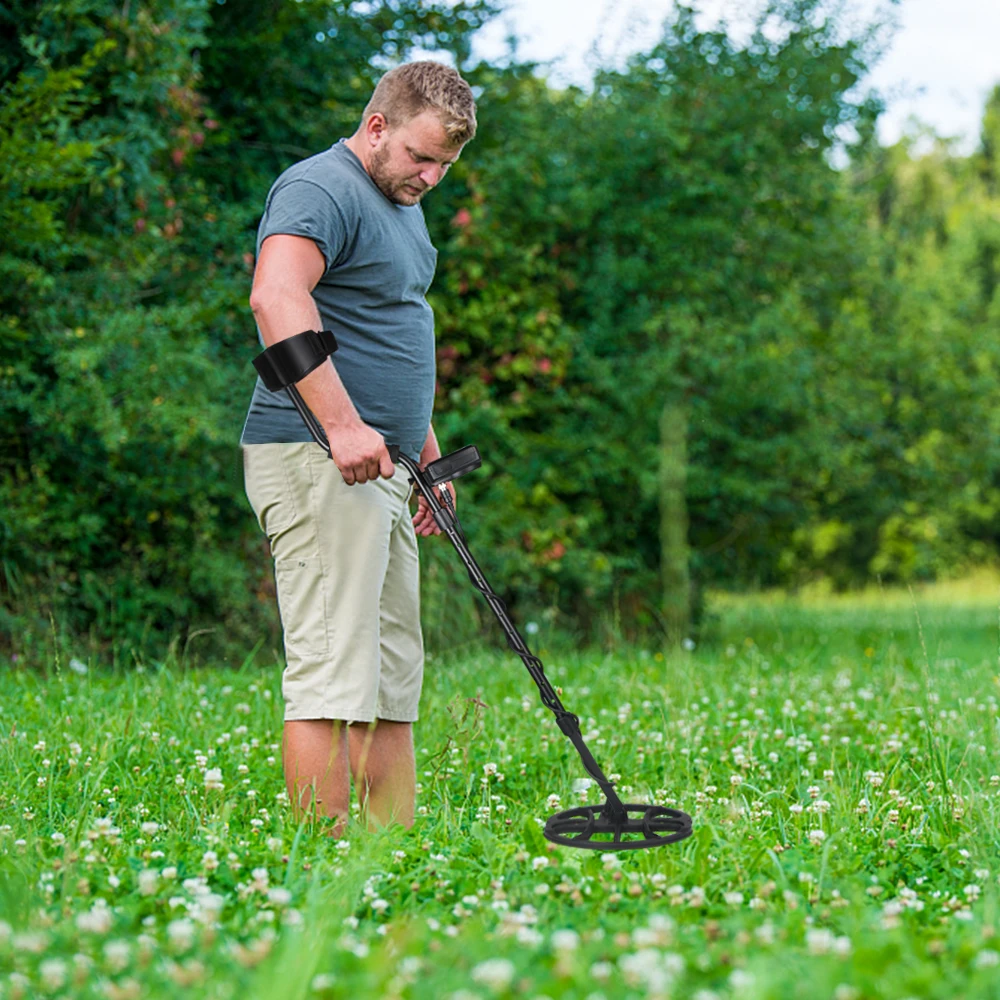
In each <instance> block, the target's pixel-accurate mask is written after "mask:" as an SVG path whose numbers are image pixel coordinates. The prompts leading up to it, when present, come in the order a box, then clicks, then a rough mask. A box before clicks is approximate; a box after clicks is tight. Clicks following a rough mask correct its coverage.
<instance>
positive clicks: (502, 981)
mask: <svg viewBox="0 0 1000 1000" xmlns="http://www.w3.org/2000/svg"><path fill="white" fill-rule="evenodd" d="M528 624H529V625H530V624H532V623H531V622H529V623H528ZM514 972H515V968H514V963H513V962H511V961H510V960H509V959H506V958H488V959H487V960H486V961H485V962H480V963H479V965H477V966H476V967H475V968H474V969H473V970H472V979H473V981H474V982H477V983H482V984H483V985H485V986H489V987H490V988H491V989H495V990H503V989H506V988H507V987H508V986H509V985H510V983H511V980H512V979H513V978H514Z"/></svg>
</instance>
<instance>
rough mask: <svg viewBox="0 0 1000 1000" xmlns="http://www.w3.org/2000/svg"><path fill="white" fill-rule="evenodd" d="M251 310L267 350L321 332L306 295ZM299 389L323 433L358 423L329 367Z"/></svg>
mask: <svg viewBox="0 0 1000 1000" xmlns="http://www.w3.org/2000/svg"><path fill="white" fill-rule="evenodd" d="M252 306H253V314H254V318H255V319H256V320H257V326H258V327H259V329H260V335H261V336H262V337H263V338H264V345H265V346H266V347H270V346H271V345H272V344H275V343H277V342H278V341H279V340H285V339H286V338H288V337H294V336H295V334H297V333H302V332H303V331H304V330H322V329H323V325H322V321H321V320H320V316H319V312H318V310H317V309H316V303H315V302H314V301H313V298H312V296H311V295H308V294H306V295H304V296H303V295H288V294H286V295H283V296H282V297H281V299H280V300H268V299H264V300H263V301H260V300H258V301H254V302H253V303H252ZM298 387H299V392H300V393H301V394H302V398H303V399H304V400H305V401H306V405H307V406H308V407H309V409H310V410H312V412H313V413H314V414H315V415H316V419H317V420H318V421H319V422H320V424H321V425H322V426H323V428H324V429H325V430H327V431H329V430H331V429H335V428H338V427H344V426H348V425H350V424H357V423H361V418H360V417H359V416H358V411H357V410H356V409H355V408H354V404H353V403H352V402H351V397H350V396H349V395H348V394H347V390H346V389H345V388H344V384H343V382H341V381H340V376H339V375H338V374H337V370H336V368H334V367H333V365H332V364H321V365H320V366H319V367H318V368H317V369H315V371H312V372H310V373H309V374H308V375H307V376H306V377H305V378H304V379H302V381H301V382H299V383H298Z"/></svg>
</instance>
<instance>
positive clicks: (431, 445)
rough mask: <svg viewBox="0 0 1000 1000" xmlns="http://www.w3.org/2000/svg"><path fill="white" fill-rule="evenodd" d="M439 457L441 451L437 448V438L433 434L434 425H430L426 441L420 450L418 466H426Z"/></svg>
mask: <svg viewBox="0 0 1000 1000" xmlns="http://www.w3.org/2000/svg"><path fill="white" fill-rule="evenodd" d="M440 457H441V449H440V447H438V442H437V437H436V436H435V434H434V425H433V424H432V425H431V426H430V427H429V428H428V429H427V440H426V441H424V446H423V448H421V449H420V464H421V465H427V464H428V463H430V462H433V461H434V460H435V459H438V458H440Z"/></svg>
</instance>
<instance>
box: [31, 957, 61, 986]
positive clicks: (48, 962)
mask: <svg viewBox="0 0 1000 1000" xmlns="http://www.w3.org/2000/svg"><path fill="white" fill-rule="evenodd" d="M38 978H39V979H41V981H42V985H43V986H44V987H45V988H46V989H47V990H49V991H50V992H53V993H54V992H55V991H56V990H58V989H60V988H61V987H62V986H63V984H64V983H65V982H66V963H65V962H64V961H63V960H62V959H61V958H47V959H45V961H44V962H42V964H41V965H40V966H39V967H38Z"/></svg>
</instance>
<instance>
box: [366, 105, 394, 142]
mask: <svg viewBox="0 0 1000 1000" xmlns="http://www.w3.org/2000/svg"><path fill="white" fill-rule="evenodd" d="M388 130H389V125H388V123H387V122H386V120H385V115H383V114H382V112H381V111H375V112H373V113H372V114H370V115H369V116H368V121H366V122H365V137H366V138H367V139H368V142H369V144H370V145H371V146H372V148H374V147H375V146H377V145H378V144H379V142H381V141H382V139H383V138H384V137H385V134H386V132H388Z"/></svg>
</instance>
